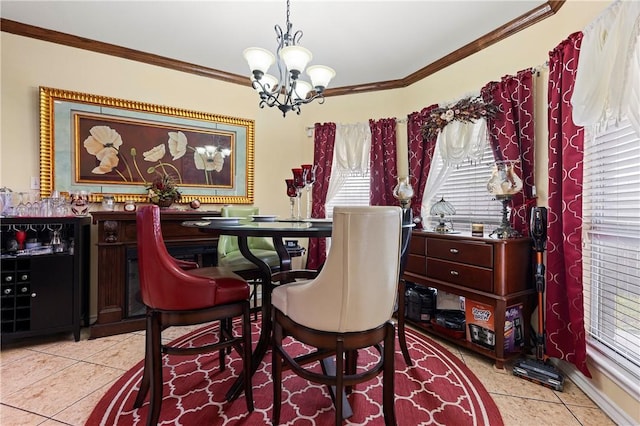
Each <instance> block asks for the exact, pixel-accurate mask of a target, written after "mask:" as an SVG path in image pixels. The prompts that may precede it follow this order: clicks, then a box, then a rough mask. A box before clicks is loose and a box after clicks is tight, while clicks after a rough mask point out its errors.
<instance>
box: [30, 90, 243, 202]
mask: <svg viewBox="0 0 640 426" xmlns="http://www.w3.org/2000/svg"><path fill="white" fill-rule="evenodd" d="M253 176H254V122H253V121H252V120H246V119H242V118H234V117H227V116H220V115H214V114H209V113H205V112H197V111H189V110H182V109H178V108H172V107H167V106H161V105H152V104H145V103H141V102H135V101H129V100H124V99H116V98H110V97H104V96H98V95H91V94H86V93H78V92H71V91H66V90H60V89H52V88H49V87H40V192H41V195H42V196H43V197H46V196H49V195H50V194H51V193H52V192H53V191H54V190H57V191H60V192H76V191H86V192H88V193H90V194H91V200H92V201H99V200H101V199H102V194H107V193H108V194H114V196H115V198H116V201H121V202H122V201H125V200H134V201H138V202H147V201H149V196H150V192H149V188H155V185H157V184H158V182H161V183H162V184H169V185H171V186H172V187H175V188H176V189H177V190H178V191H179V193H180V200H179V202H182V203H189V202H191V201H193V200H195V199H198V200H200V202H201V203H210V204H230V203H232V204H251V203H253Z"/></svg>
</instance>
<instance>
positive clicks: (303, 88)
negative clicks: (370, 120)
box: [243, 0, 336, 117]
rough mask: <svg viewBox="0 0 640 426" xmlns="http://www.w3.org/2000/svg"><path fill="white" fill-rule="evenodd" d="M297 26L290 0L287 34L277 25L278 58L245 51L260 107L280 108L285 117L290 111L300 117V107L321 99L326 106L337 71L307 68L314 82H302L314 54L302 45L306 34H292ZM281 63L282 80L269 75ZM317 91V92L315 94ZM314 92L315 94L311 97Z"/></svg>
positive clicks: (259, 50) (260, 51)
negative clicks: (328, 89)
mask: <svg viewBox="0 0 640 426" xmlns="http://www.w3.org/2000/svg"><path fill="white" fill-rule="evenodd" d="M292 27H293V25H292V24H291V22H290V21H289V0H287V26H286V32H284V33H283V31H282V28H281V27H280V26H279V25H276V26H275V31H276V36H277V42H278V48H277V49H276V55H277V58H276V55H274V54H273V53H271V52H269V51H268V50H266V49H262V48H260V47H249V48H248V49H245V50H244V52H243V56H244V58H245V59H246V60H247V62H248V63H249V68H250V69H251V73H252V74H253V75H252V78H251V81H252V85H253V88H254V89H256V91H257V92H258V93H259V94H260V108H264V106H265V105H267V106H269V107H274V106H275V107H277V108H278V109H279V110H280V111H282V116H283V117H285V116H286V115H287V112H289V111H295V112H296V113H297V114H300V105H304V104H308V103H309V102H312V101H314V100H315V99H318V100H319V101H318V102H319V103H324V95H323V93H324V89H325V88H326V87H327V85H328V84H329V81H331V79H332V78H333V77H335V75H336V72H335V71H334V70H333V69H332V68H329V67H326V66H324V65H314V66H311V67H309V68H307V75H308V76H309V78H310V79H311V83H309V82H307V81H305V80H302V79H300V74H302V72H303V71H304V70H305V68H306V67H307V64H308V63H309V62H310V61H311V58H312V57H313V55H312V54H311V52H310V51H309V50H308V49H305V48H304V47H302V46H298V43H299V42H300V39H301V38H302V31H301V30H298V31H296V32H293V31H292ZM276 59H277V60H276ZM274 63H277V67H278V78H276V77H275V76H273V75H271V74H267V71H268V70H269V67H271V65H273V64H274ZM313 90H315V93H311V92H312V91H313ZM310 93H311V94H310Z"/></svg>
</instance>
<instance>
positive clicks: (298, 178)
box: [291, 167, 306, 219]
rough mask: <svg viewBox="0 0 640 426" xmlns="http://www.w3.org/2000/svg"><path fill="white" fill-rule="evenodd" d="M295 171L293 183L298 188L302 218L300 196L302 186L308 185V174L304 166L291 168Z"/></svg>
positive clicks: (300, 215)
mask: <svg viewBox="0 0 640 426" xmlns="http://www.w3.org/2000/svg"><path fill="white" fill-rule="evenodd" d="M291 171H292V172H293V185H294V186H295V187H296V188H297V189H298V195H297V197H296V198H297V199H298V219H302V212H301V209H300V198H301V197H302V188H304V186H305V185H306V176H305V173H304V170H303V169H302V167H300V168H295V169H291Z"/></svg>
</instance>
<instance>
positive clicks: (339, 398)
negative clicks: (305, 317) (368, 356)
mask: <svg viewBox="0 0 640 426" xmlns="http://www.w3.org/2000/svg"><path fill="white" fill-rule="evenodd" d="M344 368H345V366H344V345H343V342H342V340H338V342H337V345H336V395H335V398H334V403H335V407H336V426H338V425H341V424H342V411H343V403H342V402H343V401H344V399H343V395H344Z"/></svg>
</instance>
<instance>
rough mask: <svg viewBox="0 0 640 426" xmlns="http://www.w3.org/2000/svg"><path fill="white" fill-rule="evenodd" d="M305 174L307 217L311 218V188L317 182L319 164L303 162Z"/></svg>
mask: <svg viewBox="0 0 640 426" xmlns="http://www.w3.org/2000/svg"><path fill="white" fill-rule="evenodd" d="M301 167H302V170H303V174H304V175H305V188H307V219H311V188H312V187H313V184H314V183H315V182H316V169H317V168H318V165H317V164H303V165H302V166H301Z"/></svg>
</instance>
